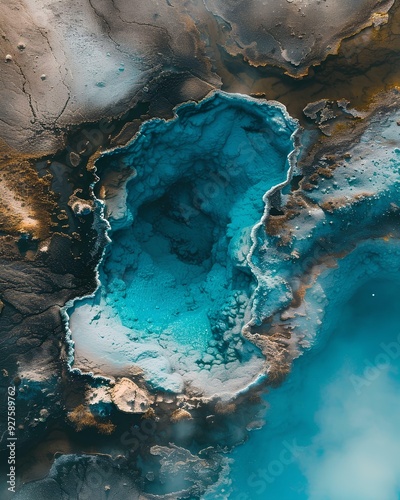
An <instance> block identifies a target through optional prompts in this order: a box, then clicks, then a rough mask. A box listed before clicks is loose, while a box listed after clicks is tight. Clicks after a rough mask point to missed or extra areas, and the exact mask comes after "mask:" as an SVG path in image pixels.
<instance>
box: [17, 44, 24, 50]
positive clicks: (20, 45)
mask: <svg viewBox="0 0 400 500" xmlns="http://www.w3.org/2000/svg"><path fill="white" fill-rule="evenodd" d="M17 47H18V48H19V50H24V49H25V47H26V45H25V44H24V42H19V44H18V45H17Z"/></svg>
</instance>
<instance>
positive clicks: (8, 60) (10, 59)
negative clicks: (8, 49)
mask: <svg viewBox="0 0 400 500" xmlns="http://www.w3.org/2000/svg"><path fill="white" fill-rule="evenodd" d="M10 61H12V55H11V54H7V55H6V62H10Z"/></svg>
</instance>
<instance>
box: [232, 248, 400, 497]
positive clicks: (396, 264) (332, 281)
mask: <svg viewBox="0 0 400 500" xmlns="http://www.w3.org/2000/svg"><path fill="white" fill-rule="evenodd" d="M390 246H392V247H393V248H392V249H390V251H389V247H390ZM363 266H364V272H363ZM399 268H400V248H399V245H398V244H393V245H392V244H390V243H384V242H382V241H380V242H371V243H364V244H362V245H360V247H359V248H358V249H357V250H355V251H354V252H353V254H351V255H350V256H348V257H346V258H345V259H344V260H343V262H341V263H340V265H339V268H338V269H336V270H334V271H329V272H326V273H325V274H324V275H323V276H322V277H321V279H320V283H321V284H322V287H323V289H324V290H325V292H328V297H329V298H330V300H329V304H328V306H327V308H326V310H325V317H324V321H323V325H322V327H321V328H320V331H319V336H318V340H317V341H316V343H315V344H314V346H313V347H312V348H311V349H310V350H309V351H308V352H306V353H305V354H304V355H303V356H302V357H301V358H299V359H297V360H296V361H295V363H294V366H293V371H292V372H291V374H290V376H289V378H288V380H287V381H286V382H285V383H284V384H283V385H282V386H281V387H280V388H278V389H276V390H271V392H270V393H269V394H268V395H267V396H266V400H267V401H268V403H269V404H270V409H269V410H268V412H267V414H266V420H267V423H266V425H265V427H263V428H262V429H261V430H258V431H254V432H253V433H252V434H251V436H250V439H249V441H248V442H246V443H245V444H244V445H242V446H241V447H239V448H237V449H236V450H235V451H234V452H233V453H232V454H231V457H232V458H234V460H235V462H234V464H233V465H232V471H231V476H230V477H231V480H232V481H233V492H232V493H231V494H230V495H229V498H232V499H233V500H252V499H271V500H292V499H315V500H368V499H370V500H378V499H385V500H395V499H398V498H400V454H399V452H398V450H399V449H400V446H399V445H400V429H399V426H398V418H399V416H400V398H399V397H398V395H399V393H400V371H399V369H400V310H399V307H398V300H399V299H398V296H399V290H400V275H399ZM355 269H357V273H356V272H355ZM352 271H353V272H352ZM354 277H356V281H355V282H352V278H354ZM338 289H339V290H341V291H342V292H343V296H341V294H340V293H332V292H333V291H335V290H338Z"/></svg>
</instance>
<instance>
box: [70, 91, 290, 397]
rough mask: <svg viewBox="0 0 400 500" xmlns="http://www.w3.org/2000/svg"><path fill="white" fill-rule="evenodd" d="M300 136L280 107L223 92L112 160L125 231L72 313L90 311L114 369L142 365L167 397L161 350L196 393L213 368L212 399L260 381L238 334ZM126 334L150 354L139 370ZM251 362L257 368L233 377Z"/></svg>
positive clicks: (250, 348)
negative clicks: (263, 239)
mask: <svg viewBox="0 0 400 500" xmlns="http://www.w3.org/2000/svg"><path fill="white" fill-rule="evenodd" d="M297 130H298V123H297V121H296V120H294V119H292V118H291V117H290V116H289V115H288V114H287V112H286V109H285V108H284V107H283V106H282V105H280V104H279V103H275V102H267V101H262V100H255V99H251V98H248V97H245V96H241V95H229V94H225V93H223V92H216V93H214V94H212V95H211V96H210V97H208V98H206V99H204V100H203V101H201V102H200V103H199V104H194V103H189V104H185V105H182V106H180V107H179V108H177V110H176V116H175V118H174V119H173V120H170V121H165V120H159V119H155V120H151V121H149V122H146V123H145V124H144V125H143V126H142V127H141V129H140V132H139V133H138V135H137V136H136V138H135V139H134V140H133V141H132V142H131V143H130V144H129V145H128V146H127V147H124V148H118V149H115V150H113V151H111V152H108V153H105V154H104V156H103V158H102V160H101V161H103V162H107V163H108V164H109V166H110V165H111V166H112V167H115V169H118V168H119V166H120V165H124V166H125V168H126V167H127V166H128V167H130V168H131V170H132V172H133V175H132V178H131V180H130V181H129V183H128V185H127V196H126V213H125V216H124V217H123V218H120V219H118V220H117V219H116V218H113V216H112V214H111V216H110V224H111V232H110V238H111V240H112V241H111V243H110V245H109V247H108V249H107V253H106V255H105V258H104V261H103V263H102V265H101V266H100V269H99V278H100V281H101V287H100V289H99V290H98V292H97V294H96V296H95V297H93V298H89V299H85V300H84V301H82V302H81V303H80V304H79V303H77V304H76V305H75V308H74V311H76V310H77V309H79V307H80V306H84V307H85V310H84V315H86V316H87V317H88V320H87V322H88V323H91V324H92V325H93V324H94V322H95V323H96V329H97V331H98V332H102V335H100V334H99V335H98V341H99V346H100V343H101V346H102V349H103V350H106V351H107V350H108V351H110V353H111V354H110V357H111V358H113V359H118V358H123V359H128V360H129V361H131V362H132V363H135V362H138V361H141V365H140V366H143V367H144V369H145V371H146V374H147V375H148V380H149V382H150V383H151V384H153V386H155V387H163V388H167V389H170V388H171V387H172V386H171V385H170V384H169V385H168V384H167V383H164V382H162V380H164V379H162V380H161V379H159V378H158V377H157V376H155V375H154V373H153V372H154V369H153V368H154V366H156V364H157V362H156V361H155V358H156V357H158V358H160V356H159V352H157V354H154V352H155V348H154V345H155V344H157V347H161V349H163V350H164V351H165V352H166V353H167V356H168V357H169V358H171V356H172V358H171V359H170V360H171V370H172V371H174V370H176V369H177V367H178V369H181V370H182V371H183V372H185V373H188V372H190V373H191V375H190V380H191V381H194V383H195V384H196V383H197V382H198V380H196V379H198V376H197V373H198V372H199V371H201V370H208V371H212V370H213V369H216V370H217V372H218V373H217V374H215V376H214V380H215V381H216V382H215V383H214V385H213V384H211V385H210V384H208V383H207V382H202V383H201V384H200V383H199V384H198V385H202V386H203V387H204V386H205V385H207V386H208V387H209V390H210V391H214V390H215V392H219V391H220V388H219V386H221V384H224V383H225V381H229V379H231V380H232V381H233V382H234V385H235V388H233V386H232V385H231V384H228V385H225V387H224V390H226V392H228V391H229V388H231V390H232V391H234V390H236V388H237V387H239V386H240V385H241V386H242V387H243V386H246V385H247V384H249V383H250V382H251V381H252V380H254V378H255V377H257V376H258V374H259V372H260V371H261V369H262V368H261V367H262V363H263V361H262V356H261V353H260V352H259V350H258V349H257V348H256V347H255V346H254V345H253V344H250V343H249V342H247V341H246V340H245V339H244V338H243V336H242V334H241V331H242V328H243V326H244V325H245V324H246V323H247V322H248V321H249V320H250V315H251V311H250V303H251V298H252V295H253V293H254V290H255V288H256V286H257V278H258V277H257V276H256V275H255V272H254V270H253V269H252V268H251V266H250V265H249V260H248V256H249V253H250V248H251V247H252V245H253V244H254V240H253V228H254V227H255V226H257V225H258V226H260V227H261V226H262V223H261V222H260V221H262V220H263V217H264V216H265V211H266V201H267V198H266V194H267V193H268V191H269V190H271V189H272V188H274V187H275V186H277V185H279V184H282V183H285V182H286V181H287V179H288V176H289V171H290V169H291V166H292V165H293V161H292V160H291V157H293V156H294V151H295V149H296V148H295V134H296V132H297ZM81 311H83V309H82V310H81ZM78 313H79V311H78ZM74 314H76V313H75V312H72V316H71V324H72V325H73V324H74ZM106 316H107V317H106ZM75 318H76V316H75ZM110 318H111V319H113V318H115V321H114V323H113V324H112V325H111V323H110ZM103 319H105V320H106V321H108V323H107V325H106V326H104V322H103V324H102V320H103ZM82 325H83V327H82ZM109 325H111V326H109ZM119 325H121V326H122V328H121V327H120V326H119ZM79 328H80V329H81V331H80V332H76V333H75V334H74V332H72V333H73V338H74V341H75V343H76V345H77V346H78V349H79V347H80V342H81V343H82V342H84V339H83V340H82V341H81V337H80V336H82V335H85V337H87V329H86V328H85V325H84V323H82V322H81V323H80V326H79ZM118 328H119V329H120V330H121V331H123V335H126V336H127V337H128V338H129V340H130V342H132V344H134V343H135V345H137V343H138V342H139V343H141V345H143V346H145V345H149V346H150V345H151V346H152V347H151V349H150V348H149V349H147V351H146V347H144V350H145V351H146V352H144V353H143V352H142V351H141V352H140V357H141V359H138V358H137V357H135V355H134V353H133V349H132V350H131V349H129V347H127V346H128V343H127V342H125V343H124V348H123V352H122V350H121V349H120V351H121V352H120V353H118V352H117V350H118V349H119V348H118V347H117V345H116V342H115V341H114V335H111V334H110V333H107V332H110V330H115V329H118ZM72 330H73V329H72ZM107 336H109V339H108V337H107ZM106 337H107V338H106ZM104 339H105V340H104ZM105 342H108V343H109V345H110V347H109V348H108V347H107V346H106V345H105ZM150 351H151V352H150ZM131 353H132V354H131ZM145 357H147V358H149V359H150V360H151V361H150V362H151V364H152V369H153V372H152V374H150V371H149V370H148V364H149V362H147V361H146V362H143V358H145ZM245 363H249V364H251V365H252V366H251V368H248V369H246V370H244V371H243V372H242V373H240V374H239V373H237V374H233V370H234V369H235V367H236V368H237V367H238V365H242V364H245ZM229 364H230V365H229ZM183 365H185V366H184V367H183ZM226 365H228V366H227V369H225V366H226ZM160 380H161V382H160ZM240 380H242V381H243V382H240ZM215 384H217V385H215ZM174 387H175V388H176V387H178V390H180V388H181V387H182V386H181V385H177V384H175V385H174ZM174 390H175V389H174Z"/></svg>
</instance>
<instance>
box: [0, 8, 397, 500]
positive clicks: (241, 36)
mask: <svg viewBox="0 0 400 500" xmlns="http://www.w3.org/2000/svg"><path fill="white" fill-rule="evenodd" d="M393 3H394V6H393V8H392V9H391V10H389V9H390V7H391V5H392V4H393ZM271 6H273V9H274V12H271ZM332 12H334V13H335V14H334V15H333V14H332ZM388 12H389V22H388V24H387V25H386V24H385V23H386V21H387V20H388V17H387V13H388ZM0 14H1V33H2V37H1V38H0V49H1V54H2V55H1V62H0V64H2V70H1V71H0V109H1V110H2V111H1V113H0V332H1V339H0V354H1V359H2V365H1V368H2V376H1V377H0V378H1V393H0V397H1V399H2V401H4V400H5V397H6V390H7V387H8V386H10V385H13V384H15V385H16V388H17V393H18V400H17V408H18V424H19V428H18V438H19V443H20V445H19V446H20V448H19V456H20V460H21V478H23V480H24V481H26V482H28V483H29V481H31V480H32V479H40V478H44V477H45V476H46V475H47V474H48V467H49V464H50V463H51V462H52V461H53V460H54V458H53V457H54V454H55V453H56V452H57V451H58V452H61V453H64V454H65V456H63V457H59V458H57V459H56V460H55V462H54V465H53V468H52V470H51V471H50V474H49V475H48V476H47V477H46V478H45V479H44V480H43V481H39V482H34V483H31V484H27V486H26V487H24V488H23V489H21V491H20V493H19V495H21V496H20V498H25V499H29V500H30V499H33V498H37V497H38V496H41V497H43V498H44V499H45V500H47V498H48V499H50V498H51V499H53V498H68V497H72V498H74V495H75V497H76V495H78V494H79V495H81V496H80V498H92V497H93V492H94V491H95V494H96V496H99V495H103V496H104V498H110V497H112V496H115V497H118V498H135V496H137V497H138V498H156V495H157V494H159V493H160V494H161V493H163V494H166V493H168V494H169V496H170V497H171V498H175V497H176V494H177V493H176V492H177V491H178V490H180V491H183V492H184V494H185V495H186V496H187V497H188V498H198V497H199V496H200V495H201V494H202V492H204V490H205V488H206V487H209V486H210V484H212V483H215V482H218V478H220V479H221V478H222V477H223V476H224V474H225V472H226V464H223V463H222V462H220V461H219V459H217V458H216V457H212V456H211V455H210V456H208V455H207V452H201V450H203V449H205V448H206V447H207V446H209V445H212V446H213V447H218V446H219V445H221V444H222V445H223V446H226V447H231V446H234V445H237V444H238V443H240V442H242V441H243V440H244V439H246V436H247V434H248V430H247V429H251V428H256V427H258V426H260V425H262V422H260V416H259V414H258V411H257V410H259V409H260V408H261V407H262V405H261V404H260V399H259V398H258V396H259V393H258V391H259V390H261V389H262V387H260V388H252V389H251V390H250V391H249V394H241V395H239V397H238V398H237V399H236V400H235V401H230V402H226V401H225V402H224V401H208V402H204V400H201V399H199V398H197V397H195V396H193V395H192V397H191V398H190V399H189V400H187V399H186V400H185V399H184V398H182V396H181V395H178V396H172V395H171V394H169V393H168V392H167V393H165V392H164V391H158V392H157V395H156V396H155V397H154V399H153V395H152V396H149V394H148V392H147V391H148V389H147V388H146V384H145V383H144V381H143V373H142V371H141V370H137V369H136V368H135V369H132V367H131V366H130V367H128V366H119V367H118V369H117V368H116V367H115V366H114V367H113V370H112V371H109V372H108V373H106V375H107V376H108V377H109V379H107V380H105V379H104V378H101V377H92V376H91V375H84V374H83V373H80V372H79V371H75V372H71V371H69V369H68V364H67V360H68V358H70V357H71V352H72V351H71V344H70V338H69V337H68V334H67V332H66V328H65V320H66V317H65V315H64V316H63V315H62V314H61V312H62V308H63V307H64V306H65V304H66V303H67V302H68V301H70V300H72V299H74V298H76V297H77V296H83V295H87V294H91V293H93V291H94V290H95V288H96V287H97V285H98V281H97V277H96V270H97V266H98V264H99V262H100V260H101V257H102V255H103V250H104V248H105V246H106V243H107V241H108V240H107V237H106V229H107V224H106V223H105V222H104V221H103V220H102V218H103V215H104V213H103V208H105V210H107V216H108V217H109V218H110V221H111V222H112V223H114V225H115V228H116V229H118V228H117V226H118V224H117V222H116V221H119V222H121V224H120V228H121V227H123V226H124V224H125V222H126V221H127V220H128V219H129V210H128V209H127V197H126V189H125V188H126V185H127V182H129V181H130V180H132V179H133V177H132V170H131V165H126V164H123V163H119V162H113V163H112V164H104V163H102V162H101V161H98V162H97V163H96V166H95V160H96V159H97V158H99V156H100V153H101V151H102V150H103V149H107V148H110V147H114V146H124V145H125V144H126V143H127V142H128V141H130V140H131V139H132V137H133V136H134V135H135V134H136V133H137V131H138V130H139V127H140V125H141V124H142V123H143V122H144V121H147V120H149V119H151V118H154V117H155V116H162V117H164V118H170V117H172V116H173V112H172V109H173V107H174V106H176V105H178V104H180V103H182V102H185V101H189V100H195V101H198V100H200V99H202V98H203V97H204V96H205V95H207V94H208V92H209V91H210V90H212V89H214V88H216V87H219V86H221V82H222V83H223V85H224V89H225V90H227V91H229V92H232V91H240V92H242V93H244V94H250V93H254V94H257V95H259V96H263V97H264V96H265V95H266V97H267V98H269V99H270V98H277V99H279V100H280V101H281V102H283V103H284V104H285V105H287V108H288V110H289V113H290V114H291V115H292V116H295V117H296V118H299V119H300V120H301V123H302V124H303V125H304V126H305V128H306V133H305V134H304V135H303V145H304V149H305V151H304V154H303V156H302V158H301V161H300V162H299V164H298V165H297V166H296V168H294V170H293V178H292V179H291V181H290V183H288V184H287V185H286V186H284V187H283V188H282V189H279V190H277V191H276V192H274V193H271V196H270V197H269V198H268V200H267V202H268V206H269V209H270V213H269V215H268V217H267V218H265V220H264V225H261V226H260V227H259V231H260V237H261V240H262V242H261V244H260V245H259V249H260V252H259V253H257V252H253V253H252V258H253V265H254V266H255V267H254V269H255V270H256V271H257V273H258V276H261V277H262V278H261V279H260V283H259V287H258V290H257V293H258V299H257V298H256V299H257V300H258V301H259V303H260V304H261V305H262V306H263V307H258V306H257V308H256V309H255V310H254V311H255V313H254V321H253V322H252V323H251V324H249V325H248V328H247V329H246V331H245V335H246V337H247V339H248V340H249V341H250V342H251V343H254V344H256V345H257V346H258V347H259V348H260V349H261V351H262V352H263V353H264V355H265V356H266V365H265V371H266V372H268V374H269V379H268V382H267V383H269V384H271V385H273V384H276V383H279V382H280V381H281V380H282V378H283V377H284V376H285V375H286V374H287V372H288V370H289V369H290V364H291V361H292V359H293V357H295V356H297V355H298V354H299V353H300V352H302V350H303V349H305V348H307V347H309V346H310V345H312V343H313V338H315V336H316V335H318V331H319V330H318V324H319V322H320V321H322V320H323V317H324V307H325V300H327V299H326V298H327V297H329V296H330V295H332V294H334V293H337V292H336V291H335V286H340V287H343V282H342V281H338V282H335V283H336V284H334V286H333V288H330V287H329V286H328V284H327V283H326V281H324V279H325V278H324V276H325V275H326V274H324V273H329V270H330V269H331V266H334V265H335V263H336V262H337V259H339V258H341V257H342V256H344V255H347V256H348V260H347V261H346V262H347V263H346V264H345V265H344V270H345V271H344V272H346V269H349V270H350V269H351V268H352V266H353V267H354V266H356V265H357V262H358V259H366V258H367V259H370V260H369V261H370V262H371V266H370V268H371V272H372V271H373V270H374V269H375V270H376V269H380V271H382V272H389V271H390V269H389V267H388V266H386V267H385V266H384V265H382V263H380V262H378V261H377V259H376V258H375V257H374V254H377V253H379V254H382V255H385V256H387V262H389V263H390V262H397V260H396V259H397V255H398V249H397V246H396V240H397V238H398V232H397V230H395V228H396V226H397V224H398V207H399V206H400V200H398V193H397V191H398V181H397V179H398V171H397V170H396V169H398V167H397V166H396V165H398V151H396V150H397V148H398V147H399V146H398V143H399V130H400V127H398V125H397V123H399V121H400V117H399V116H398V109H399V97H398V93H397V91H396V90H390V89H391V87H393V86H395V85H396V84H398V81H399V73H398V71H399V70H398V68H400V65H399V64H398V47H399V46H400V28H399V17H400V16H399V9H398V2H392V1H382V2H376V1H363V2H358V3H357V4H355V2H347V3H344V2H330V1H329V0H327V1H321V2H308V3H307V2H300V1H297V0H294V1H293V2H283V1H282V2H275V3H274V4H272V3H271V2H269V3H267V5H265V6H264V5H262V3H261V2H256V1H254V2H250V3H247V4H246V5H245V6H244V7H243V5H242V3H241V2H218V1H211V0H206V1H205V2H204V3H203V2H201V1H194V2H190V3H189V4H187V3H184V2H180V1H167V2H150V3H143V2H136V1H135V2H122V1H114V2H103V1H101V0H92V1H91V2H90V1H83V0H81V1H78V0H74V1H73V2H68V3H67V4H66V3H65V2H64V3H60V2H58V3H57V2H54V1H38V0H23V1H22V0H21V1H17V0H13V1H11V2H8V3H7V4H6V3H3V4H2V5H1V7H0ZM316 17H317V19H316ZM310 26H311V27H310ZM321 26H324V27H328V28H329V29H324V30H323V31H322V29H321ZM289 28H290V29H289ZM360 30H361V31H360ZM358 31H360V33H359V34H358V35H355V36H353V34H355V33H356V32H358ZM346 37H350V38H349V39H347V40H344V41H341V40H342V39H343V38H346ZM339 45H340V47H339ZM338 50H339V54H338V56H337V57H332V58H328V59H327V60H326V62H325V63H324V64H322V65H321V67H320V68H317V69H315V70H314V69H309V67H310V66H312V65H316V64H319V63H321V61H323V60H324V59H325V58H326V57H327V55H328V54H335V53H336V52H337V51H338ZM271 66H279V67H281V68H283V69H284V71H286V72H287V73H288V74H289V75H292V76H296V77H299V76H301V75H305V74H306V73H307V71H309V76H308V77H305V78H304V79H303V80H302V81H297V80H293V79H290V78H288V77H286V76H282V72H280V71H279V70H277V69H273V68H272V67H271ZM381 90H385V92H386V94H384V95H380V96H378V97H377V95H378V94H379V92H380V91H381ZM348 101H350V103H348ZM302 108H306V109H305V115H304V116H302V115H301V110H302ZM103 117H105V118H106V119H105V120H104V119H103ZM372 158H373V160H372ZM95 169H96V171H95ZM96 197H97V198H98V199H101V200H103V201H104V203H105V207H103V202H100V201H98V199H96ZM112 219H114V222H113V221H112ZM354 221H357V223H354ZM264 227H265V228H266V233H265V234H262V232H263V229H264ZM343 235H345V238H344V236H343ZM375 242H376V245H375ZM344 243H346V244H344ZM264 250H265V251H266V253H267V254H268V259H266V258H265V254H263V251H264ZM396 265H397V264H396ZM346 266H349V267H348V268H346ZM349 270H348V271H347V272H350V271H349ZM319 276H322V278H321V279H319ZM364 278H365V276H364V275H361V274H360V276H359V279H360V280H362V279H364ZM320 297H323V299H322V301H321V302H320V303H319V302H318V299H319V298H320ZM265 299H267V300H265ZM317 304H318V305H317ZM103 311H104V312H107V310H106V309H103ZM111 319H112V318H111ZM93 325H94V326H95V327H96V321H94V322H93ZM105 326H106V328H107V329H109V328H110V327H113V322H112V321H111V320H110V322H109V323H107V325H105ZM118 329H120V328H118ZM94 331H95V328H94ZM83 333H86V335H87V338H88V339H89V338H90V331H89V330H88V331H87V332H83ZM95 333H98V332H95ZM118 342H119V339H118V338H117V337H116V343H117V344H118ZM162 342H164V343H165V339H162ZM76 347H77V349H78V350H77V351H76V352H79V346H76ZM100 347H101V346H100V344H98V345H97V346H96V348H97V350H98V352H99V353H100V354H101V357H102V359H101V362H100V361H99V362H98V363H97V361H96V363H93V360H92V359H91V357H90V356H89V355H88V356H86V354H85V353H83V355H82V357H81V366H82V367H84V368H85V369H86V370H85V371H88V372H90V371H92V372H93V373H94V374H95V375H97V376H98V375H101V374H104V370H105V369H106V368H107V367H108V362H107V355H109V351H107V349H104V350H103V351H101V349H100ZM164 347H165V345H164ZM89 354H90V353H89ZM147 354H149V352H147ZM150 354H151V356H150V362H149V363H148V366H149V369H151V368H153V367H152V360H151V358H152V357H156V358H157V359H158V360H159V359H160V351H154V352H152V353H150ZM232 354H233V353H232V352H231V353H230V355H232ZM205 356H208V357H205V358H204V359H203V360H202V363H203V364H204V366H205V367H208V366H209V365H210V363H209V360H210V356H211V354H210V353H206V354H205ZM211 357H212V356H211ZM99 359H100V358H99ZM207 373H208V372H207ZM121 377H125V379H124V378H122V379H121ZM127 380H129V382H128V381H127ZM205 380H207V377H205ZM103 389H104V390H103ZM212 389H213V388H212V387H211V390H212ZM113 396H114V401H113ZM138 396H139V397H138ZM146 401H147V403H148V407H147V406H146ZM137 403H138V404H137ZM141 403H143V404H144V406H146V410H145V412H143V410H144V406H143V405H142V404H141ZM4 411H5V408H4V405H1V412H2V413H1V422H2V424H3V423H4V422H5V415H4ZM142 417H143V418H142ZM3 431H4V428H3V427H2V428H1V435H2V436H3V437H4V434H3ZM54 432H55V433H56V434H57V432H60V433H61V436H62V437H60V438H58V439H56V440H54V441H52V439H50V438H49V439H48V437H49V436H53V434H54ZM126 433H128V435H126ZM127 442H129V443H130V444H127ZM169 443H173V444H172V445H170V444H169ZM193 443H195V444H193ZM199 443H200V444H199ZM2 446H3V447H4V440H3V441H2ZM191 446H192V447H191ZM28 449H29V454H28V453H27V450H28ZM139 449H140V450H141V451H142V453H143V456H140V460H139V458H138V450H139ZM150 449H152V452H150ZM110 450H111V453H112V455H113V459H110V458H109V457H105V456H104V455H102V454H106V453H110ZM199 450H200V451H199ZM82 451H85V452H86V453H97V454H100V455H97V456H95V457H93V456H81V455H79V454H80V453H82ZM74 453H76V454H74ZM118 455H122V456H124V458H123V459H121V463H120V462H118V460H119V459H117V460H116V461H115V458H116V457H117V456H118ZM29 457H34V458H29ZM127 457H128V458H129V460H130V462H128V465H126V464H127V463H126V462H124V460H127ZM143 460H144V462H146V463H149V464H152V466H151V467H150V468H149V470H148V471H146V473H144V474H143V477H142V478H141V479H140V480H139V477H138V475H137V474H136V473H135V472H132V471H136V470H138V463H139V462H140V463H143ZM111 462H112V463H111ZM160 468H161V469H160ZM204 471H205V472H204ZM159 473H160V475H158V474H159ZM203 473H204V474H203ZM171 474H172V475H173V474H176V475H177V477H179V478H180V479H179V481H180V480H181V478H185V481H186V480H187V481H188V482H189V485H188V484H185V488H181V483H180V482H179V481H178V482H177V483H173V484H172V483H169V482H168V476H169V475H171ZM2 477H3V476H2ZM99 481H100V482H99ZM94 484H95V485H96V486H95V487H94V486H93V485H94ZM143 484H144V488H143ZM154 484H155V485H156V487H153V486H152V485H154ZM166 485H168V488H169V489H168V488H167V487H166ZM1 486H2V487H3V485H1ZM19 486H20V485H19ZM143 491H146V493H143ZM171 491H174V492H171ZM0 493H1V494H2V495H3V493H4V495H6V492H5V491H4V490H3V489H1V490H0ZM174 495H175V496H174ZM166 498H168V497H166ZM215 498H216V497H215Z"/></svg>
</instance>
